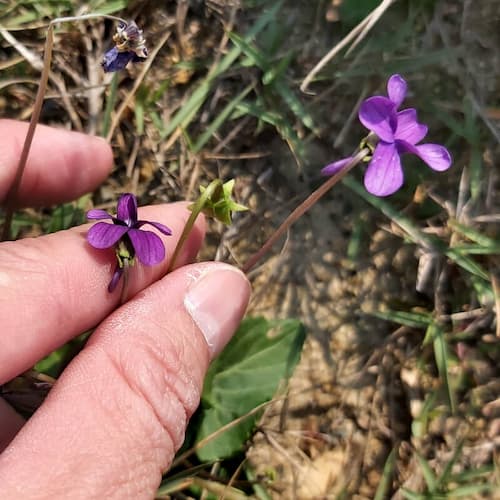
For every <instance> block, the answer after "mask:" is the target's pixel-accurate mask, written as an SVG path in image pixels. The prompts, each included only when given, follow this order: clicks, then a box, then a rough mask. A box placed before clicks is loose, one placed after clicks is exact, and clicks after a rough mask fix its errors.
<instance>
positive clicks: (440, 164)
mask: <svg viewBox="0 0 500 500" xmlns="http://www.w3.org/2000/svg"><path fill="white" fill-rule="evenodd" d="M406 90H407V85H406V81H405V80H404V79H403V78H402V77H401V76H400V75H392V76H391V77H390V78H389V81H388V83H387V94H388V96H389V97H383V96H373V97H369V98H368V99H366V100H365V101H363V103H362V104H361V107H360V110H359V113H358V116H359V120H360V122H361V123H362V124H363V125H364V126H365V127H366V128H367V129H368V130H370V131H371V132H373V133H374V134H375V135H376V136H377V137H378V139H379V141H378V144H377V145H376V146H375V151H374V152H373V157H372V159H371V161H370V163H369V165H368V168H367V170H366V173H365V179H364V182H365V187H366V190H367V191H368V192H369V193H371V194H374V195H376V196H388V195H390V194H393V193H395V192H396V191H397V190H398V189H399V188H400V187H401V186H402V185H403V179H404V175H403V169H402V167H401V155H402V154H403V153H412V154H414V155H417V156H418V157H419V158H420V159H422V160H423V161H424V162H425V163H426V164H427V165H428V166H429V167H430V168H432V169H433V170H436V171H438V172H441V171H443V170H446V169H448V168H449V167H450V166H451V162H452V160H451V155H450V153H449V152H448V150H447V149H446V148H445V147H444V146H441V145H439V144H418V143H419V142H420V141H421V140H422V139H423V138H424V137H425V136H426V134H427V126H426V125H423V124H421V123H418V121H417V111H416V110H415V109H413V108H408V109H403V110H402V111H398V108H399V106H400V105H401V103H402V102H403V100H404V98H405V96H406ZM351 159H352V157H349V158H344V159H342V160H339V161H336V162H334V163H331V164H330V165H327V166H326V167H324V168H323V169H322V170H321V173H322V174H323V175H334V174H336V173H337V172H338V171H339V170H341V169H342V168H343V167H344V166H345V165H346V164H347V163H348V162H349V161H350V160H351Z"/></svg>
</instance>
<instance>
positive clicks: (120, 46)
mask: <svg viewBox="0 0 500 500" xmlns="http://www.w3.org/2000/svg"><path fill="white" fill-rule="evenodd" d="M113 41H114V42H115V46H114V47H113V48H111V49H109V50H108V51H107V52H106V53H105V54H104V57H103V60H102V63H101V65H102V67H103V69H104V71H105V72H106V73H109V72H112V71H120V70H122V69H124V68H125V66H127V64H128V63H129V62H142V61H145V60H146V58H147V57H148V49H147V48H146V40H145V39H144V37H143V35H142V30H140V29H139V27H138V26H137V24H135V22H134V21H130V22H129V23H126V22H120V23H119V24H118V26H117V28H116V33H115V34H114V35H113Z"/></svg>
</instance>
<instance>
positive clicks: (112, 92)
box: [101, 73, 118, 137]
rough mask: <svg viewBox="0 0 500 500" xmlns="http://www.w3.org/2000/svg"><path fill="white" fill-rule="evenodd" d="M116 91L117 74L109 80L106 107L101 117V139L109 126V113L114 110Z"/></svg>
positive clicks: (105, 134)
mask: <svg viewBox="0 0 500 500" xmlns="http://www.w3.org/2000/svg"><path fill="white" fill-rule="evenodd" d="M117 90H118V73H115V74H114V75H113V78H112V79H111V85H110V87H109V94H108V98H107V99H106V107H105V108H104V115H103V117H102V130H101V135H102V137H106V136H107V135H108V132H109V127H110V125H111V113H112V112H113V109H114V108H115V104H116V97H117Z"/></svg>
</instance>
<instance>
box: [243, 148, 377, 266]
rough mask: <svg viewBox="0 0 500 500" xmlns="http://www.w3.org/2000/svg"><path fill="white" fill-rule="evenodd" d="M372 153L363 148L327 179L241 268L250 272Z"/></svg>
mask: <svg viewBox="0 0 500 500" xmlns="http://www.w3.org/2000/svg"><path fill="white" fill-rule="evenodd" d="M369 154H371V150H370V149H369V148H367V147H365V148H363V149H361V150H360V151H359V152H358V153H357V154H356V155H355V156H353V158H352V160H351V161H350V162H349V163H348V164H347V165H346V166H345V167H344V168H343V169H342V170H340V171H339V172H338V173H336V174H335V175H334V176H332V177H330V178H329V179H327V180H326V181H325V182H324V183H323V184H321V186H320V187H319V188H318V189H316V190H315V191H313V192H312V193H311V194H310V195H309V196H308V197H307V198H306V199H305V200H304V201H303V202H302V203H301V204H300V205H299V206H298V207H297V208H296V209H295V210H294V211H293V212H292V213H291V214H290V215H289V216H288V217H287V218H286V219H285V220H284V222H282V224H281V225H280V226H279V227H278V229H276V231H275V232H274V233H273V234H272V235H271V237H270V238H269V239H268V240H267V241H266V242H265V243H264V245H263V246H262V247H261V248H260V249H259V250H258V251H257V252H256V253H254V254H253V255H252V256H251V257H250V258H249V259H248V260H247V262H246V263H245V264H244V265H243V266H242V267H241V270H242V271H243V272H244V273H245V274H248V272H249V271H250V270H251V269H252V268H253V267H254V266H255V264H257V262H259V260H260V259H262V257H264V255H265V254H266V253H267V252H268V251H269V250H271V248H272V247H273V246H274V244H275V243H276V242H277V241H278V239H279V238H280V237H281V236H283V234H284V233H285V232H286V231H287V230H288V229H289V228H290V227H291V226H292V224H294V223H295V222H296V221H297V220H298V219H300V217H302V216H303V215H304V214H305V213H306V212H307V211H308V210H309V209H310V208H311V207H312V206H313V205H314V204H315V203H316V202H317V201H318V200H319V199H320V198H321V197H323V196H324V195H325V194H326V193H327V192H328V191H329V190H330V189H331V188H332V187H333V186H335V184H337V183H338V182H339V181H340V180H341V179H342V178H343V177H344V176H345V175H346V174H347V173H348V172H349V171H350V170H351V169H352V168H354V167H355V166H356V165H357V164H358V163H359V162H360V161H362V160H363V159H364V158H365V157H366V156H368V155H369Z"/></svg>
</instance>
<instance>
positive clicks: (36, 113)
mask: <svg viewBox="0 0 500 500" xmlns="http://www.w3.org/2000/svg"><path fill="white" fill-rule="evenodd" d="M95 18H105V19H112V20H114V21H121V22H125V20H124V19H121V18H119V17H115V16H109V15H105V14H85V15H83V16H68V17H59V18H57V19H54V20H53V21H51V22H50V23H49V26H48V28H47V37H46V39H45V48H44V54H43V68H42V74H41V75H40V81H39V84H38V91H37V93H36V98H35V103H34V105H33V112H32V114H31V119H30V123H29V127H28V132H27V133H26V138H25V139H24V144H23V149H22V151H21V157H20V158H19V163H18V165H17V170H16V174H15V177H14V181H13V182H12V185H11V186H10V189H9V191H8V193H7V196H6V197H5V218H4V224H3V229H2V236H1V241H5V240H8V239H9V238H10V233H11V226H12V218H13V215H14V209H15V203H16V199H17V195H18V193H19V186H20V185H21V181H22V179H23V174H24V170H25V168H26V162H27V160H28V155H29V152H30V149H31V143H32V142H33V136H34V135H35V129H36V126H37V124H38V120H39V118H40V112H41V111H42V105H43V99H44V97H45V92H46V91H47V82H48V80H49V73H50V63H51V61H52V48H53V46H54V27H55V25H56V24H59V23H65V22H74V21H83V20H86V19H95Z"/></svg>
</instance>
